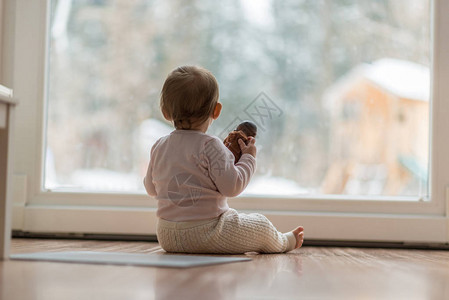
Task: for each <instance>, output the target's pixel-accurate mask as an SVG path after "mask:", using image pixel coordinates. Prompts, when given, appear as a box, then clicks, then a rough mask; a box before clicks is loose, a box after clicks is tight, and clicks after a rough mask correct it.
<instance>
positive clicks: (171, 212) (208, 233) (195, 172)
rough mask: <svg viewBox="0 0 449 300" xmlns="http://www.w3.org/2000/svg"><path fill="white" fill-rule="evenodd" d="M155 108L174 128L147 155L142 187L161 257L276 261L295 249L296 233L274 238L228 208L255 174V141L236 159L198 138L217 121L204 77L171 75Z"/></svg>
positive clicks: (268, 228) (214, 88) (192, 71)
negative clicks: (150, 203)
mask: <svg viewBox="0 0 449 300" xmlns="http://www.w3.org/2000/svg"><path fill="white" fill-rule="evenodd" d="M160 107H161V111H162V114H163V116H164V118H165V119H167V120H168V121H171V122H172V123H173V125H174V127H175V130H174V131H172V132H171V133H170V134H169V135H167V136H164V137H162V138H160V139H159V140H158V141H157V142H156V143H155V144H154V145H153V147H152V148H151V153H150V163H149V166H148V170H147V174H146V176H145V179H144V185H145V189H146V191H147V193H148V194H149V195H151V196H154V197H156V199H157V200H158V209H157V217H158V224H157V237H158V241H159V244H160V245H161V247H162V248H163V249H164V250H165V251H167V252H183V253H222V254H243V253H245V252H260V253H282V252H288V251H291V250H293V249H296V248H299V247H301V246H302V243H303V239H304V232H303V227H297V228H296V229H294V230H292V231H290V232H287V233H281V232H279V231H277V230H276V228H275V227H274V226H273V224H271V222H270V221H269V220H268V219H267V218H266V217H265V216H263V215H261V214H258V213H251V214H244V213H238V212H237V211H236V210H234V209H232V208H229V206H228V203H227V197H235V196H237V195H239V194H240V193H241V192H242V191H243V190H244V189H245V188H246V186H247V185H248V183H249V181H250V180H251V177H252V176H253V174H254V170H255V168H256V159H255V157H256V146H255V145H254V144H255V138H253V137H248V140H247V143H244V142H243V141H242V140H241V139H239V140H238V143H239V146H240V150H241V153H242V154H241V157H240V158H239V159H238V161H237V162H236V163H235V164H234V159H235V158H234V155H233V154H232V152H231V151H230V150H229V149H228V148H226V146H225V145H224V144H223V142H222V141H220V139H218V138H217V137H214V136H211V135H208V134H206V131H207V129H208V128H209V126H210V125H211V123H212V121H213V120H216V119H217V118H218V117H219V116H220V112H221V109H222V104H221V103H220V102H218V83H217V81H216V79H215V77H214V76H213V75H212V73H210V72H209V71H208V70H205V69H203V68H201V67H196V66H183V67H178V68H176V69H175V70H174V71H172V72H171V73H170V74H169V75H168V77H167V79H166V80H165V83H164V85H163V87H162V92H161V101H160Z"/></svg>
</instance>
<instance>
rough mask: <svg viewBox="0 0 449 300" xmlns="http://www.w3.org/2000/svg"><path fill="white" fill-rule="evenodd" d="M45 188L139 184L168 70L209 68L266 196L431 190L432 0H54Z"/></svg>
mask: <svg viewBox="0 0 449 300" xmlns="http://www.w3.org/2000/svg"><path fill="white" fill-rule="evenodd" d="M51 3H52V10H51V28H50V32H49V36H50V49H49V51H50V53H49V74H48V81H49V96H48V120H47V123H48V124H47V137H46V142H47V144H46V145H47V156H46V165H45V188H47V189H64V188H70V189H76V190H79V191H87V190H93V191H130V192H135V191H138V192H139V191H142V192H143V190H144V189H143V185H142V178H143V176H144V173H145V170H146V167H147V163H148V160H149V150H150V148H151V145H152V144H153V143H154V142H155V141H156V140H157V139H158V138H159V137H161V136H163V135H166V134H168V133H169V132H171V131H172V130H173V128H172V126H171V125H170V124H169V123H168V122H166V121H165V120H164V119H163V117H162V114H161V113H160V110H159V93H160V90H161V87H162V84H163V81H164V79H165V77H166V76H167V74H168V73H169V72H170V71H171V70H172V69H174V68H175V67H177V66H179V65H184V64H198V65H201V66H204V67H205V68H207V69H209V70H211V71H212V72H213V73H214V74H215V76H216V77H217V80H218V81H219V84H220V99H221V102H222V103H223V105H224V109H223V111H222V115H221V116H220V118H219V119H218V120H217V121H215V122H214V123H213V125H212V127H211V128H210V130H209V133H211V134H214V135H217V136H220V137H221V138H224V137H225V136H226V135H227V133H228V132H229V131H230V130H232V129H234V127H235V125H236V123H238V122H239V121H240V120H243V119H249V120H253V122H255V123H256V124H257V125H258V126H259V133H258V138H257V143H256V144H257V145H258V155H257V161H258V167H257V173H256V175H255V177H254V178H253V180H252V182H251V184H250V185H249V186H248V188H247V190H246V191H245V193H246V194H260V195H288V196H294V195H304V194H305V195H320V194H351V195H389V196H419V197H421V196H425V195H427V193H428V157H429V153H428V148H429V142H428V139H429V94H430V83H429V82H430V76H429V73H430V72H429V61H430V40H429V39H430V4H429V0H381V1H374V0H373V1H356V0H321V1H298V0H224V1H205V0H195V1H194V0H191V1H186V0H182V1H181V0H177V1H175V0H171V1H166V0H164V1H163V0H151V1H150V0H147V1H145V0H129V1H118V0H95V1H94V0H92V1H87V0H84V1H81V0H80V1H71V0H59V1H52V2H51Z"/></svg>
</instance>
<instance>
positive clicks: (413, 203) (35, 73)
mask: <svg viewBox="0 0 449 300" xmlns="http://www.w3.org/2000/svg"><path fill="white" fill-rule="evenodd" d="M5 2H6V3H7V6H9V7H10V9H11V11H14V12H15V14H14V16H15V18H10V19H11V20H7V21H8V22H10V23H9V24H7V25H9V26H8V28H9V29H8V30H9V32H10V33H11V34H10V35H8V36H10V37H11V40H10V42H11V43H12V44H13V46H14V47H9V48H8V49H6V50H5V53H4V57H5V56H6V57H7V58H8V60H9V61H11V62H12V63H11V64H10V63H8V64H6V66H4V70H3V71H4V74H5V75H6V76H7V78H9V81H10V82H12V88H13V89H14V91H15V95H16V97H17V98H18V99H19V101H20V105H19V106H18V107H17V110H16V120H17V124H16V132H15V149H16V151H15V160H14V178H13V183H14V189H13V193H14V194H13V195H14V213H13V228H14V229H16V230H22V231H26V232H39V233H41V232H55V233H97V234H98V233H99V234H138V235H142V234H145V235H146V234H148V235H152V234H155V232H156V205H157V203H156V201H155V199H153V198H151V197H149V196H147V195H144V194H133V193H129V194H118V193H69V192H64V193H63V192H55V191H49V190H43V189H42V178H43V168H42V166H43V161H44V141H43V139H44V132H45V122H44V120H45V103H44V99H45V98H46V93H47V89H46V82H45V74H46V72H47V69H46V67H47V64H46V60H47V58H48V57H47V55H48V54H47V53H48V52H47V47H48V37H47V32H48V30H47V29H48V26H49V22H48V18H47V16H48V14H49V7H50V5H49V1H47V0H35V1H29V0H5ZM447 11H449V1H444V0H434V1H432V7H431V14H432V30H431V35H432V39H431V40H432V44H433V46H432V53H433V55H432V76H431V77H432V97H431V98H432V101H431V106H430V107H431V112H430V113H431V118H430V120H431V124H430V128H431V130H430V132H431V134H430V144H431V151H430V152H431V159H430V172H429V174H430V178H429V179H430V180H429V182H430V193H429V195H430V196H429V199H417V198H407V197H394V198H392V197H360V196H358V197H353V196H325V195H323V196H319V197H315V196H306V197H301V198H293V197H292V198H278V197H237V198H233V199H230V200H229V204H230V206H231V207H233V208H236V209H238V210H240V211H245V212H261V213H264V214H265V215H267V216H268V217H269V218H270V219H271V220H272V222H273V223H274V224H275V225H276V226H277V227H278V229H279V230H283V231H286V230H290V229H291V228H293V227H294V226H296V225H298V224H302V225H304V226H305V228H306V234H307V238H309V239H317V240H351V241H389V242H407V243H447V242H448V241H449V218H448V215H449V209H448V207H449V196H448V194H449V189H448V186H449V155H447V154H448V153H449V138H448V136H447V129H448V128H449V101H447V100H446V101H444V100H445V99H449V84H448V82H449V57H448V56H447V55H445V54H447V53H449V18H448V17H447V16H445V12H447Z"/></svg>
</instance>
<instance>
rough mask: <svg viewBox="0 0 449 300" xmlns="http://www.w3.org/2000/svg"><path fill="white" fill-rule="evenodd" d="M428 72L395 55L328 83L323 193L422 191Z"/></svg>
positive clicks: (427, 147)
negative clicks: (327, 124) (325, 163)
mask: <svg viewBox="0 0 449 300" xmlns="http://www.w3.org/2000/svg"><path fill="white" fill-rule="evenodd" d="M429 78H430V76H429V69H428V68H427V67H424V66H421V65H418V64H415V63H411V62H408V61H401V60H397V59H382V60H378V61H375V62H373V63H372V64H367V65H361V66H358V67H356V68H355V69H353V70H352V71H351V72H349V74H347V75H346V76H344V77H343V78H342V79H340V80H339V81H338V82H337V83H336V84H335V85H334V86H332V87H330V88H329V89H328V91H327V92H326V94H325V99H324V100H325V103H326V105H327V107H328V109H329V112H330V118H331V120H330V123H331V125H330V145H329V148H330V152H329V153H330V154H329V155H330V157H329V161H330V167H329V169H328V172H327V174H326V176H325V179H324V181H323V184H322V192H323V193H326V194H358V195H402V196H406V195H413V196H416V195H419V196H422V195H426V194H427V181H428V180H427V177H428V175H427V174H428V171H427V170H428V167H427V166H428V156H429V153H428V149H429V93H430V79H429Z"/></svg>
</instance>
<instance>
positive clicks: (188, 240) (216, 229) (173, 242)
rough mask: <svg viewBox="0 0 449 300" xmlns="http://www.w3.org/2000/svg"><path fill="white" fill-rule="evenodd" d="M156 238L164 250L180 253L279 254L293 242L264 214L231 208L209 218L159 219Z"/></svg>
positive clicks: (286, 249)
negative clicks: (239, 211)
mask: <svg viewBox="0 0 449 300" xmlns="http://www.w3.org/2000/svg"><path fill="white" fill-rule="evenodd" d="M157 238H158V241H159V244H160V245H161V247H162V248H163V249H164V250H165V251H167V252H182V253H221V254H242V253H245V252H260V253H281V252H288V251H290V250H293V248H294V247H295V245H296V239H295V236H294V235H293V233H291V232H288V233H286V234H284V233H281V232H279V231H277V230H276V228H275V227H274V226H273V224H271V222H270V221H269V220H268V219H267V218H266V217H265V216H264V215H261V214H258V213H252V214H244V213H238V212H237V211H236V210H235V209H232V208H230V209H229V210H228V211H226V212H225V213H223V214H222V215H221V216H219V217H217V218H214V219H209V220H202V221H188V222H172V221H167V220H164V219H159V220H158V225H157Z"/></svg>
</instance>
